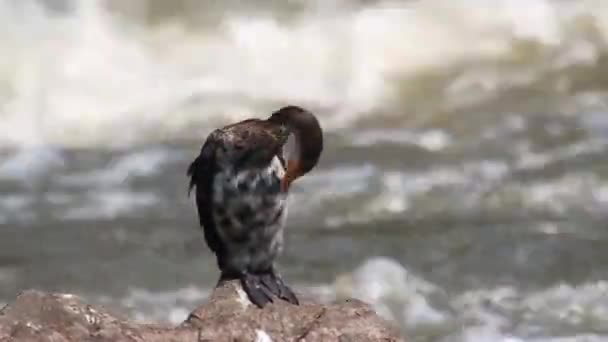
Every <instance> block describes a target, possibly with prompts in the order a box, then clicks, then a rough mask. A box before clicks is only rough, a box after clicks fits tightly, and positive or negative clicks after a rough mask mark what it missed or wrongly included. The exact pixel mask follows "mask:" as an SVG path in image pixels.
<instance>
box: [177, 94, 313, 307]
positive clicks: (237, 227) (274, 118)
mask: <svg viewBox="0 0 608 342" xmlns="http://www.w3.org/2000/svg"><path fill="white" fill-rule="evenodd" d="M322 152H323V130H322V128H321V125H320V124H319V121H318V119H317V118H316V117H315V115H314V114H312V113H311V112H310V111H308V110H306V109H304V108H302V107H299V106H295V105H287V106H284V107H281V108H279V109H278V110H276V111H274V112H272V113H271V115H270V116H269V117H268V118H267V119H257V118H252V119H246V120H243V121H240V122H237V123H234V124H230V125H227V126H224V127H222V128H218V129H215V130H214V131H212V132H211V133H210V134H209V135H208V136H207V138H206V140H205V142H204V143H203V146H202V147H201V150H200V153H199V155H198V156H197V157H196V158H195V159H194V161H193V162H192V163H191V164H190V166H189V168H188V171H187V175H188V176H189V177H190V185H189V191H188V194H189V196H190V193H191V191H192V190H193V189H196V192H195V202H196V207H197V211H198V217H199V221H200V226H201V227H202V228H203V232H204V237H205V242H206V244H207V246H208V247H209V249H210V250H211V251H212V252H213V253H214V254H215V256H216V261H217V266H218V268H219V270H220V272H221V276H220V282H221V281H224V280H239V281H240V284H241V287H242V289H243V290H244V292H245V293H246V294H247V297H248V298H249V300H250V302H251V303H253V304H254V305H256V306H257V307H259V308H263V307H264V306H265V305H266V304H268V303H272V302H275V299H276V298H278V299H280V300H283V301H286V302H288V303H291V304H294V305H299V300H298V298H297V296H296V295H295V293H294V292H293V290H291V288H290V287H289V286H288V285H287V284H285V282H284V281H283V279H282V277H281V275H280V274H279V272H278V270H277V268H276V266H275V261H276V259H277V257H278V256H279V255H280V254H281V253H282V251H283V245H284V237H283V236H284V233H283V232H284V229H285V222H286V217H287V197H288V194H289V190H290V187H291V185H292V183H293V182H294V181H296V180H297V179H299V178H300V177H302V176H304V175H305V174H307V173H309V172H310V171H311V170H312V169H313V168H314V167H315V166H316V165H317V164H318V161H319V159H320V156H321V154H322Z"/></svg>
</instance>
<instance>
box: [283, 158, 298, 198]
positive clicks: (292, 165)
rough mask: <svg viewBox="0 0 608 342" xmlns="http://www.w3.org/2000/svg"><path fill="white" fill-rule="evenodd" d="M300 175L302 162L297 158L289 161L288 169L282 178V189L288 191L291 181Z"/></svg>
mask: <svg viewBox="0 0 608 342" xmlns="http://www.w3.org/2000/svg"><path fill="white" fill-rule="evenodd" d="M300 176H301V174H300V163H299V162H298V161H296V160H289V161H287V170H286V171H285V176H283V179H282V180H281V191H282V192H287V191H288V190H289V186H290V185H291V183H292V182H293V181H294V180H296V178H298V177H300Z"/></svg>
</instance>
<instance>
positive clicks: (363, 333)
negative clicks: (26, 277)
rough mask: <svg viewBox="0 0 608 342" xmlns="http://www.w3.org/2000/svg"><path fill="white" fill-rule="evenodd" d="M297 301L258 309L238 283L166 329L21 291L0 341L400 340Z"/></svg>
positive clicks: (358, 319) (363, 317) (353, 316)
mask: <svg viewBox="0 0 608 342" xmlns="http://www.w3.org/2000/svg"><path fill="white" fill-rule="evenodd" d="M302 302H303V303H302V304H301V305H300V306H293V305H290V304H288V303H284V302H282V301H278V302H277V303H274V304H271V305H268V306H266V307H265V308H264V309H263V310H261V309H258V308H257V307H255V306H253V305H251V303H250V302H249V301H248V300H247V297H246V296H245V294H244V292H243V291H242V290H241V288H240V285H239V284H238V283H235V282H226V283H223V284H220V285H219V286H218V287H217V288H216V289H215V291H214V292H213V294H212V295H211V297H210V298H209V299H208V300H207V302H206V303H205V304H203V305H202V306H200V307H199V308H197V309H196V310H194V311H193V312H192V313H191V314H190V316H189V317H188V319H187V320H186V321H185V322H183V323H182V324H181V325H179V326H169V325H161V324H142V323H137V322H134V321H130V320H127V319H124V318H120V317H118V316H117V315H113V314H111V313H110V312H109V311H107V310H105V309H103V308H101V307H94V306H91V305H89V304H87V303H86V302H84V301H83V300H82V299H80V298H78V297H76V296H74V295H69V294H51V293H44V292H40V291H33V290H28V291H25V292H22V293H21V294H19V295H18V296H17V298H16V300H15V301H14V302H12V303H10V304H9V305H7V306H6V307H5V308H3V309H2V310H0V342H9V341H10V342H13V341H16V342H17V341H18V342H21V341H23V342H34V341H36V342H43V341H44V342H76V341H77V342H88V341H91V342H93V341H94V342H110V341H111V342H139V341H151V342H178V341H179V342H202V341H209V342H222V341H231V342H233V341H256V342H275V341H340V342H347V341H348V342H351V341H352V342H355V341H386V342H388V341H403V339H402V338H401V337H399V333H398V331H397V329H395V328H394V327H392V326H391V324H390V323H388V322H386V321H384V320H383V319H382V318H380V317H379V316H378V315H377V314H376V313H375V312H374V311H373V310H372V309H371V308H370V307H369V306H368V305H367V304H365V303H363V302H361V301H358V300H354V299H349V300H344V301H340V302H336V303H333V304H327V305H325V304H318V303H314V302H312V301H310V300H306V299H305V298H303V300H302Z"/></svg>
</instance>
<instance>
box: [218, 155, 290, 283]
mask: <svg viewBox="0 0 608 342" xmlns="http://www.w3.org/2000/svg"><path fill="white" fill-rule="evenodd" d="M284 173H285V170H284V168H283V165H282V164H281V162H280V160H279V159H278V158H277V157H274V158H273V159H272V161H271V163H270V165H268V166H267V167H265V168H255V169H244V170H240V171H235V170H234V169H232V168H230V167H227V168H225V169H224V170H222V171H221V172H218V173H217V174H216V175H215V177H214V180H213V189H214V191H213V212H212V215H213V218H214V221H215V223H216V227H217V231H218V234H219V236H220V238H221V240H222V241H223V242H224V244H225V245H226V249H227V255H226V266H227V267H228V268H229V269H233V270H248V271H249V272H258V271H265V270H267V269H268V268H270V267H271V266H272V263H273V262H274V259H275V258H276V257H277V255H278V254H279V253H280V251H281V249H282V246H283V225H284V221H285V217H286V214H287V208H286V194H284V193H282V192H281V191H280V181H281V178H282V177H283V175H284Z"/></svg>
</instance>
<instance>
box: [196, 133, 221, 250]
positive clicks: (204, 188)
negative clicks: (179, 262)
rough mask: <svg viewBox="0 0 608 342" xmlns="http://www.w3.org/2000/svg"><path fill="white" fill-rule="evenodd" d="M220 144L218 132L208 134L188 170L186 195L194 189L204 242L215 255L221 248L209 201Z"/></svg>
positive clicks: (211, 196) (211, 194)
mask: <svg viewBox="0 0 608 342" xmlns="http://www.w3.org/2000/svg"><path fill="white" fill-rule="evenodd" d="M220 143H222V140H221V134H220V131H219V130H215V131H213V132H212V133H211V134H209V136H208V137H207V140H205V143H204V144H203V147H202V148H201V152H200V154H199V155H198V157H197V158H196V159H195V160H194V161H193V162H192V164H190V167H189V168H188V176H190V187H189V189H188V194H190V192H191V191H192V189H193V188H194V187H196V207H197V209H198V217H199V221H200V224H201V227H203V230H204V233H205V241H206V242H207V245H208V246H209V248H210V249H211V250H212V251H213V252H214V253H217V252H218V250H219V249H220V248H221V247H222V246H221V241H220V238H219V236H218V233H217V230H216V227H215V222H214V220H213V216H212V214H211V213H212V207H211V206H212V204H213V202H212V200H211V199H212V198H213V187H212V184H213V177H214V174H215V172H216V167H217V166H216V159H215V152H216V149H217V147H218V145H219V144H220Z"/></svg>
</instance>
